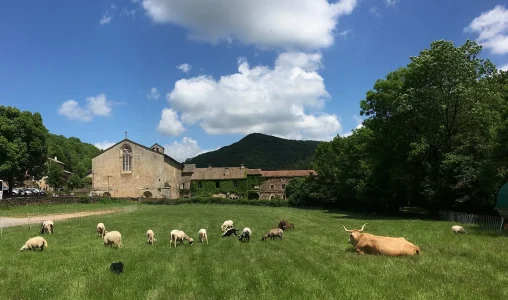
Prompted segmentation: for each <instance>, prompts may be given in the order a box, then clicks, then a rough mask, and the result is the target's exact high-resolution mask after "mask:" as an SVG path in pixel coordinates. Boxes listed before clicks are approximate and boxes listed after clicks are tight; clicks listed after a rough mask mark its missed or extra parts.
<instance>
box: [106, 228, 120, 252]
mask: <svg viewBox="0 0 508 300" xmlns="http://www.w3.org/2000/svg"><path fill="white" fill-rule="evenodd" d="M113 244H115V245H116V246H117V247H118V248H122V235H121V234H120V232H118V231H109V232H106V234H105V235H104V246H108V245H110V246H113Z"/></svg>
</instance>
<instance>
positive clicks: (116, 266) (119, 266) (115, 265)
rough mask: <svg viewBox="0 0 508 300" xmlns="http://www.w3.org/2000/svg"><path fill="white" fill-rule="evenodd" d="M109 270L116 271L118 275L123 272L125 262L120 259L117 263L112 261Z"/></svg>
mask: <svg viewBox="0 0 508 300" xmlns="http://www.w3.org/2000/svg"><path fill="white" fill-rule="evenodd" d="M109 270H110V271H111V272H115V273H116V275H118V274H120V273H122V272H123V262H121V261H119V262H116V263H111V265H110V266H109Z"/></svg>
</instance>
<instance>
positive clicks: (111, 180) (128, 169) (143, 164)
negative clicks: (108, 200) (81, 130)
mask: <svg viewBox="0 0 508 300" xmlns="http://www.w3.org/2000/svg"><path fill="white" fill-rule="evenodd" d="M182 167H183V166H182V164H180V163H179V162H178V161H176V160H175V159H173V158H172V157H170V156H169V155H167V154H164V148H163V147H162V146H160V145H159V144H154V145H153V146H152V147H150V148H148V147H145V146H143V145H140V144H138V143H136V142H133V141H131V140H129V139H127V138H126V139H124V140H122V141H120V142H118V143H116V144H115V145H113V146H111V147H109V148H108V149H106V150H104V151H103V152H102V153H101V154H99V155H97V156H96V157H94V158H93V159H92V174H91V175H92V191H93V193H94V194H97V195H104V196H110V197H114V198H121V197H129V198H139V197H145V198H169V199H176V198H179V197H180V193H179V192H180V189H179V186H180V182H181V174H182V172H181V171H182Z"/></svg>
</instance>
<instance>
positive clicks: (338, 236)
mask: <svg viewBox="0 0 508 300" xmlns="http://www.w3.org/2000/svg"><path fill="white" fill-rule="evenodd" d="M227 219H232V220H233V221H234V223H235V227H237V228H239V229H240V230H241V229H243V228H244V227H250V228H251V229H252V231H253V237H251V240H250V242H249V243H241V242H239V241H238V240H237V239H236V238H235V237H230V238H221V232H220V225H221V224H222V222H223V221H224V220H227ZM280 219H288V220H290V221H291V222H294V223H295V225H296V229H295V230H290V231H287V232H285V233H284V238H283V240H279V239H275V240H273V241H272V240H270V239H268V240H267V241H265V242H263V241H261V236H262V235H263V234H264V233H265V232H266V231H267V230H268V229H270V228H273V227H276V226H277V223H278V221H279V220H280ZM98 222H104V223H105V225H106V228H107V229H108V230H118V231H120V232H121V233H122V237H123V247H122V248H121V249H115V248H109V247H104V246H103V245H102V240H101V239H100V238H99V237H97V235H96V232H95V226H96V225H97V223H98ZM363 223H368V225H367V226H366V227H365V231H366V232H370V233H373V234H381V235H391V236H404V237H405V238H406V239H408V240H409V241H411V242H413V243H415V244H416V245H418V246H419V247H420V248H421V251H422V254H421V255H420V256H419V257H403V258H390V257H381V256H370V255H364V256H361V255H358V254H356V253H355V252H353V251H352V246H351V245H349V244H348V243H347V239H348V235H347V233H345V232H344V230H343V229H342V227H341V224H344V225H345V226H346V227H348V228H359V227H361V225H362V224H363ZM452 225H453V224H452V223H450V222H434V221H422V220H397V219H379V220H376V219H367V220H365V219H364V218H361V219H360V218H359V217H358V219H355V217H354V216H344V215H341V214H336V213H327V212H324V211H310V210H298V209H291V208H270V207H249V206H233V205H182V206H163V205H157V206H148V205H138V206H137V209H136V210H134V211H133V212H131V213H118V214H112V215H103V216H91V217H84V218H80V219H75V220H67V221H56V222H55V234H54V235H45V238H46V240H47V241H48V244H49V247H48V248H47V249H45V250H44V251H43V252H37V251H32V252H29V251H26V252H20V251H19V248H20V247H21V246H22V245H23V243H24V242H25V241H26V240H27V239H28V238H30V237H32V236H37V235H38V231H37V230H38V228H32V229H31V230H29V229H28V227H27V226H23V227H16V228H8V229H5V230H4V231H3V235H2V236H1V238H0V253H1V255H0V291H2V293H1V295H0V298H2V299H504V298H506V297H507V296H508V292H507V291H508V255H506V251H507V249H508V240H507V238H506V237H495V236H489V235H485V234H475V232H474V230H471V229H469V228H466V229H469V230H470V232H471V233H469V234H466V235H453V234H452V232H451V226H452ZM200 228H206V229H207V231H208V237H209V244H208V245H207V244H200V243H199V242H198V235H197V232H198V230H199V229H200ZM148 229H152V230H154V232H155V237H156V238H157V242H156V243H155V245H153V246H150V245H147V244H146V237H145V233H146V231H147V230H148ZM172 229H181V230H183V231H185V232H186V233H187V234H188V235H189V236H191V237H192V238H193V239H194V240H195V243H194V244H193V245H189V244H188V243H187V242H185V243H184V244H183V245H178V246H177V248H169V232H170V231H171V230H172ZM116 261H123V262H124V264H125V269H124V273H123V274H120V275H116V274H114V273H111V272H109V265H110V263H111V262H116Z"/></svg>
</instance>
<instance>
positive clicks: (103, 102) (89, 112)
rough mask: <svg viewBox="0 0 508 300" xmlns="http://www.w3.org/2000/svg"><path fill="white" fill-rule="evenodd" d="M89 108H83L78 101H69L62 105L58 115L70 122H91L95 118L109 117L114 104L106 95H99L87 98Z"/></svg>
mask: <svg viewBox="0 0 508 300" xmlns="http://www.w3.org/2000/svg"><path fill="white" fill-rule="evenodd" d="M86 101H87V102H88V103H87V106H86V108H82V107H81V106H80V105H79V103H78V102H77V101H76V100H73V99H71V100H67V101H65V102H63V103H62V105H60V108H59V109H58V113H59V114H61V115H63V116H65V117H67V118H68V119H70V120H79V121H85V122H89V121H92V120H93V117H94V116H103V117H105V116H109V115H110V114H111V107H112V105H113V104H114V103H113V102H112V101H108V100H107V98H106V95H105V94H98V95H97V96H95V97H87V98H86Z"/></svg>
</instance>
